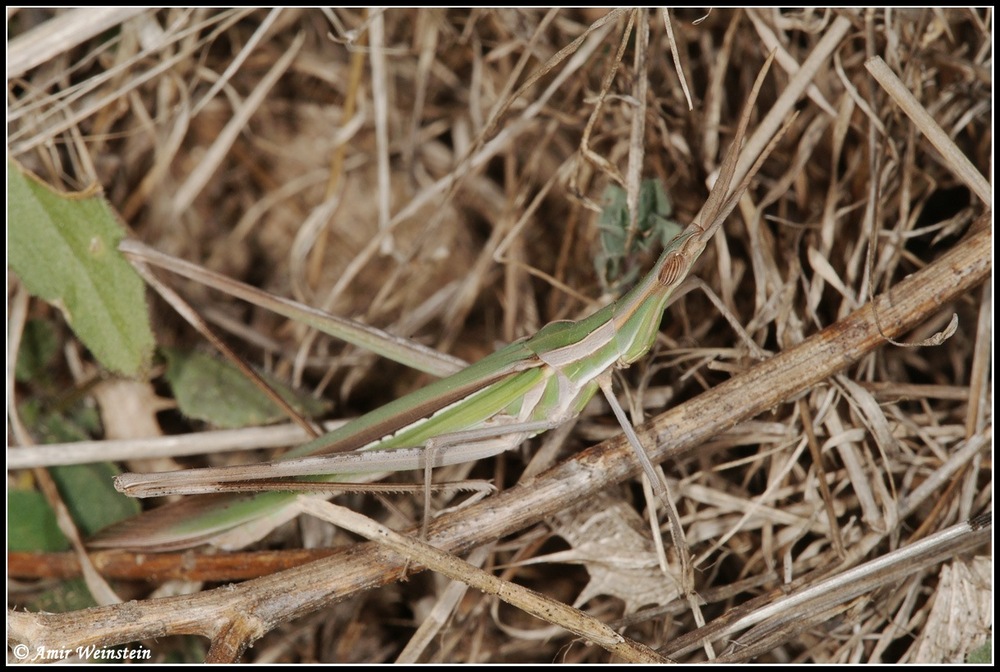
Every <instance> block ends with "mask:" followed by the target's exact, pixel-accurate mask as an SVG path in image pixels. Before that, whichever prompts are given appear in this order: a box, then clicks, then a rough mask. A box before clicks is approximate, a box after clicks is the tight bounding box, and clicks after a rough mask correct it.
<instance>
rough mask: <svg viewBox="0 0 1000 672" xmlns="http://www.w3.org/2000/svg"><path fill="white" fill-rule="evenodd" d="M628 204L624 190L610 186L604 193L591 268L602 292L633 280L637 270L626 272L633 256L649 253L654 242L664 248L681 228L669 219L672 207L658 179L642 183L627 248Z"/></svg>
mask: <svg viewBox="0 0 1000 672" xmlns="http://www.w3.org/2000/svg"><path fill="white" fill-rule="evenodd" d="M627 201H628V196H627V194H626V193H625V190H624V189H622V188H621V187H619V186H617V185H614V184H612V185H609V186H608V187H607V188H606V189H605V190H604V203H605V206H604V209H603V210H602V211H601V216H600V219H599V220H598V223H597V227H598V229H599V230H600V233H601V249H600V251H599V252H598V253H597V255H596V257H595V259H594V265H595V268H596V269H597V274H598V276H599V277H600V279H601V283H602V284H603V285H604V287H605V289H614V288H617V287H619V286H621V285H624V284H627V283H629V282H631V281H632V280H634V279H635V277H636V276H637V275H638V271H639V269H638V268H635V267H633V268H630V269H626V266H627V262H628V261H629V260H630V257H632V255H634V254H635V253H636V252H642V251H645V250H648V249H649V248H651V247H652V246H653V244H654V243H659V244H661V245H665V244H666V243H667V242H669V241H670V239H671V238H673V237H674V236H676V235H677V234H678V233H680V231H681V227H680V225H679V224H677V223H676V222H674V221H672V220H671V219H669V217H670V215H671V214H672V213H673V205H672V204H671V203H670V198H669V197H668V196H667V192H666V191H664V189H663V186H662V185H661V184H660V182H659V180H656V179H647V180H643V182H642V185H640V187H639V204H638V208H637V209H638V218H637V220H636V231H635V234H634V235H633V237H632V241H631V244H630V245H628V249H626V245H627V244H628V242H629V241H628V229H629V212H628V202H627Z"/></svg>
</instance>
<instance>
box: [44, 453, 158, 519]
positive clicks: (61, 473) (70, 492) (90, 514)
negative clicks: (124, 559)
mask: <svg viewBox="0 0 1000 672" xmlns="http://www.w3.org/2000/svg"><path fill="white" fill-rule="evenodd" d="M49 473H50V474H51V475H52V480H54V481H55V482H56V485H57V486H59V494H61V495H62V499H63V502H64V503H65V504H66V508H67V509H69V513H70V515H71V516H72V517H73V520H74V521H75V522H76V525H77V528H78V529H79V530H80V533H81V534H82V535H83V536H85V537H89V536H91V535H92V534H94V533H95V532H97V531H98V530H100V529H101V528H104V527H107V526H108V525H111V524H113V523H117V522H119V521H122V520H125V519H126V518H131V517H132V516H136V515H138V514H139V512H140V511H141V510H142V507H141V506H140V505H139V501H138V500H136V499H133V498H132V497H126V496H125V495H123V494H122V493H120V492H118V491H117V490H115V486H114V478H115V476H117V475H118V474H120V473H121V470H120V469H118V467H116V466H115V465H113V464H111V463H110V462H95V463H93V464H74V465H70V466H65V467H50V468H49Z"/></svg>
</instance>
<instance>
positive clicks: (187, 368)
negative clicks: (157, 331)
mask: <svg viewBox="0 0 1000 672" xmlns="http://www.w3.org/2000/svg"><path fill="white" fill-rule="evenodd" d="M162 352H163V354H164V356H165V357H166V358H167V373H166V376H167V380H168V381H170V385H171V387H172V388H173V390H174V397H175V398H176V399H177V405H178V407H179V408H180V410H181V413H183V414H184V415H186V416H187V417H189V418H194V419H197V420H204V421H206V422H210V423H212V424H213V425H215V426H216V427H222V428H227V429H233V428H238V427H249V426H252V425H261V424H266V423H269V422H277V421H279V420H282V419H284V418H285V414H284V412H283V411H282V410H281V409H280V408H278V406H277V405H275V404H274V402H272V401H271V400H270V399H268V397H267V395H265V394H264V393H263V392H262V391H261V390H260V389H259V388H257V386H256V385H254V384H253V382H251V381H250V380H248V379H247V378H246V376H244V375H243V374H242V373H241V372H240V371H239V370H238V369H237V368H235V367H234V366H232V365H230V364H229V363H228V362H224V361H221V360H218V359H216V358H214V357H211V356H209V355H206V354H203V353H199V352H184V351H181V350H176V349H173V348H163V349H162ZM262 375H263V374H262ZM263 377H264V379H265V380H267V382H268V383H269V384H270V385H271V386H272V387H273V388H274V389H275V390H277V392H278V394H280V395H281V397H282V398H283V399H284V400H285V401H287V402H288V403H289V404H291V405H292V407H293V408H294V409H295V410H297V411H298V412H300V413H302V414H304V415H307V416H310V417H314V416H317V415H321V414H322V413H324V412H325V411H326V410H328V406H329V405H328V404H327V403H326V402H324V401H322V400H318V399H314V398H312V397H310V396H308V395H306V394H302V393H297V392H295V391H294V390H292V389H290V388H289V387H287V386H286V385H283V384H282V383H280V382H279V381H277V380H275V379H274V378H272V377H271V376H268V375H263Z"/></svg>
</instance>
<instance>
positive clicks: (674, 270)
mask: <svg viewBox="0 0 1000 672" xmlns="http://www.w3.org/2000/svg"><path fill="white" fill-rule="evenodd" d="M683 277H684V255H682V254H679V253H677V252H671V253H670V254H669V255H667V258H666V260H665V261H664V262H663V266H662V267H661V268H660V272H659V274H658V275H657V276H656V280H657V281H658V282H659V283H660V284H661V285H663V286H664V287H669V286H670V285H673V284H675V283H676V282H677V281H678V280H679V279H681V278H683Z"/></svg>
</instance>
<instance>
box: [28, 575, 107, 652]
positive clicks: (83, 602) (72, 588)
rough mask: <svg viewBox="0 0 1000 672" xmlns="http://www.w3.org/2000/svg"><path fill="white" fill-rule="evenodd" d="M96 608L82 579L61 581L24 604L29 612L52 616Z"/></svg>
mask: <svg viewBox="0 0 1000 672" xmlns="http://www.w3.org/2000/svg"><path fill="white" fill-rule="evenodd" d="M96 606H97V603H96V602H95V601H94V598H93V597H91V595H90V590H89V589H88V588H87V584H86V582H85V581H84V580H83V579H70V580H69V581H61V582H59V583H58V584H57V585H55V586H53V587H52V588H50V589H48V590H46V591H43V592H42V593H40V594H39V595H37V596H36V597H35V598H33V599H32V600H30V601H29V602H28V603H27V604H25V607H26V608H27V609H28V610H30V611H35V612H39V611H43V612H49V613H54V614H64V613H66V612H70V611H79V610H80V609H87V608H88V607H96ZM50 651H51V650H50ZM57 654H58V650H55V651H51V652H50V653H49V655H57ZM54 660H59V658H55V659H54Z"/></svg>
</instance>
